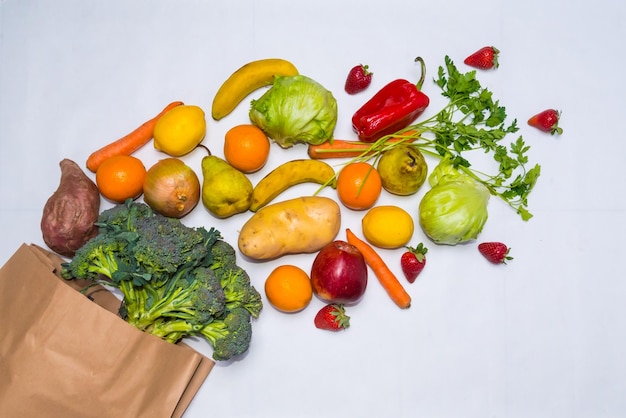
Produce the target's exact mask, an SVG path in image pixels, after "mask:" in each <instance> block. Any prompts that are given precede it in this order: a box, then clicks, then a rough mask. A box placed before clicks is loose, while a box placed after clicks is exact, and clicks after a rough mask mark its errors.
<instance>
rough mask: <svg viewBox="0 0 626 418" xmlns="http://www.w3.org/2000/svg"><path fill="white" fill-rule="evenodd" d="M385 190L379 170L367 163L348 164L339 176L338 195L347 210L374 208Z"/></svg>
mask: <svg viewBox="0 0 626 418" xmlns="http://www.w3.org/2000/svg"><path fill="white" fill-rule="evenodd" d="M382 189H383V183H382V180H381V178H380V174H378V170H376V168H375V167H374V166H372V165H371V164H368V163H366V162H354V163H349V164H347V165H346V166H345V167H344V168H342V169H341V171H340V172H339V175H338V176H337V195H338V196H339V200H340V201H341V203H343V204H344V205H345V206H346V207H347V208H350V209H354V210H365V209H369V208H371V207H372V206H374V203H376V201H377V200H378V197H379V196H380V193H381V192H382Z"/></svg>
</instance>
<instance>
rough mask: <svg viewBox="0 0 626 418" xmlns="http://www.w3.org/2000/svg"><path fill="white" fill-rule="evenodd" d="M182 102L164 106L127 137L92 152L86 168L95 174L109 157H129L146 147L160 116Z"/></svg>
mask: <svg viewBox="0 0 626 418" xmlns="http://www.w3.org/2000/svg"><path fill="white" fill-rule="evenodd" d="M182 104H183V102H178V101H177V102H172V103H170V104H168V105H167V106H165V108H164V109H163V110H162V111H161V112H160V113H159V114H158V115H156V116H155V117H154V118H152V119H150V120H149V121H147V122H145V123H143V124H142V125H141V126H140V127H138V128H137V129H135V130H134V131H132V132H130V133H129V134H127V135H124V136H123V137H121V138H120V139H118V140H116V141H114V142H111V143H110V144H108V145H105V146H104V147H102V148H100V149H99V150H97V151H94V152H93V153H92V154H91V155H90V156H89V158H87V168H88V169H89V170H90V171H91V172H93V173H95V172H96V170H98V167H100V164H102V161H104V160H106V159H107V158H109V157H113V156H116V155H130V154H132V153H133V152H135V151H137V150H138V149H139V148H141V147H142V146H144V145H146V144H147V143H148V142H149V141H150V140H151V139H152V135H153V134H154V126H155V125H156V123H157V121H158V120H159V118H160V117H161V116H163V115H164V114H165V113H167V112H168V111H169V110H171V109H173V108H175V107H176V106H180V105H182Z"/></svg>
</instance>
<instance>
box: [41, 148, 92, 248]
mask: <svg viewBox="0 0 626 418" xmlns="http://www.w3.org/2000/svg"><path fill="white" fill-rule="evenodd" d="M59 165H60V166H61V180H60V182H59V187H58V188H57V190H56V191H55V192H54V193H53V194H52V196H50V198H49V199H48V201H47V202H46V204H45V205H44V208H43V216H42V218H41V232H42V235H43V240H44V242H45V243H46V245H47V246H48V247H49V248H50V249H51V250H52V251H54V252H56V253H57V254H59V255H62V256H65V257H73V256H74V253H75V252H76V250H77V249H79V248H80V247H82V246H83V245H84V244H85V243H86V242H87V241H89V239H91V238H92V237H94V236H95V235H96V234H97V233H98V228H97V227H96V226H95V225H94V222H96V221H97V220H98V215H99V213H100V192H99V190H98V187H97V186H96V184H95V183H94V182H93V181H92V180H91V179H90V178H89V177H87V175H86V174H85V173H84V172H83V170H81V168H80V167H79V166H78V164H76V163H75V162H74V161H72V160H69V159H67V158H66V159H64V160H62V161H61V162H60V163H59Z"/></svg>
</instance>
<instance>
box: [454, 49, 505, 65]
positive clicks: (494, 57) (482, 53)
mask: <svg viewBox="0 0 626 418" xmlns="http://www.w3.org/2000/svg"><path fill="white" fill-rule="evenodd" d="M499 54H500V51H499V50H498V49H497V48H496V47H493V46H485V47H483V48H480V49H479V50H478V51H476V52H474V53H473V54H471V55H470V56H469V57H467V58H465V61H463V62H464V63H465V64H466V65H469V66H470V67H474V68H479V69H481V70H489V69H491V68H493V69H496V68H498V66H499V65H500V64H499V63H498V55H499Z"/></svg>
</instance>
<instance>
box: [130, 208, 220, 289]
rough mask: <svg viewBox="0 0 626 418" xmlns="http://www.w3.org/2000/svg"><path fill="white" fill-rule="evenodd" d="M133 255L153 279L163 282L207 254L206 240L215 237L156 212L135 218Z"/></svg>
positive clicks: (193, 264)
mask: <svg viewBox="0 0 626 418" xmlns="http://www.w3.org/2000/svg"><path fill="white" fill-rule="evenodd" d="M136 226H137V229H136V232H137V240H136V241H135V242H134V245H133V247H132V254H133V257H134V258H135V259H136V260H137V263H138V264H139V265H140V266H141V268H142V270H143V271H145V272H146V273H148V274H150V275H153V276H154V277H153V280H154V281H156V282H160V281H165V280H167V279H168V278H169V276H170V275H172V274H173V273H175V272H177V271H178V270H179V269H180V268H182V267H185V266H197V265H201V264H202V263H204V262H205V259H206V258H207V257H209V256H210V251H209V250H210V245H211V244H212V243H211V241H210V239H211V236H212V235H215V236H216V238H215V239H217V237H219V232H215V230H213V231H214V232H212V233H211V234H210V233H209V232H208V231H206V230H205V229H203V228H198V229H195V228H191V227H188V226H186V225H185V224H183V223H182V222H181V221H180V220H178V219H175V218H169V217H166V216H162V215H159V214H156V215H155V216H152V217H149V218H142V219H139V220H137V223H136Z"/></svg>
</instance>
